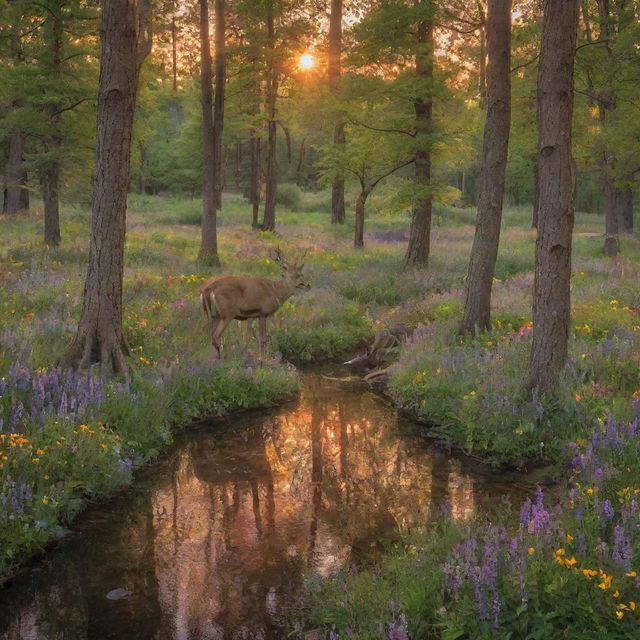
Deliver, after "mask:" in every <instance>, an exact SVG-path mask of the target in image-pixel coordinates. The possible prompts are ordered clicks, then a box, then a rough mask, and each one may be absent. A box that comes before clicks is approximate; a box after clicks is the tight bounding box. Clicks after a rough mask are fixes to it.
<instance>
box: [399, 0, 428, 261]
mask: <svg viewBox="0 0 640 640" xmlns="http://www.w3.org/2000/svg"><path fill="white" fill-rule="evenodd" d="M417 4H418V5H425V6H427V7H428V9H429V16H428V17H427V18H425V19H422V20H421V21H420V23H419V24H418V42H417V51H416V75H417V76H418V86H419V88H420V95H418V96H417V97H416V98H415V99H414V101H413V107H414V111H415V129H416V146H417V151H416V155H415V175H414V185H415V189H416V203H415V206H414V210H413V217H412V219H411V229H410V231H409V245H408V247H407V252H406V254H405V258H404V262H405V266H406V267H411V266H413V267H426V266H427V265H428V264H429V251H430V238H431V213H432V206H433V196H432V194H431V191H430V190H431V139H430V138H431V134H432V132H433V98H432V95H431V94H432V84H433V11H434V6H433V2H432V0H417Z"/></svg>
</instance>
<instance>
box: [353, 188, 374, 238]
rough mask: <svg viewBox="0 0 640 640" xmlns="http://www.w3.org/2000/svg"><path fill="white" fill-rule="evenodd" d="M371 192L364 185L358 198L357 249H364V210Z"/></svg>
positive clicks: (356, 221)
mask: <svg viewBox="0 0 640 640" xmlns="http://www.w3.org/2000/svg"><path fill="white" fill-rule="evenodd" d="M369 193H371V191H370V190H369V189H367V188H366V187H365V186H364V185H362V189H361V190H360V193H359V194H358V197H357V198H356V216H355V223H356V224H355V233H354V237H353V246H354V247H355V248H356V249H361V248H362V247H364V208H365V205H366V204H367V198H368V197H369Z"/></svg>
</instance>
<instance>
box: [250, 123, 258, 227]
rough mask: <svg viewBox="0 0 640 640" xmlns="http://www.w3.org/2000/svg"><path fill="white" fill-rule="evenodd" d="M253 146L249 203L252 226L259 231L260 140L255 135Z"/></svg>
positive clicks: (251, 141) (252, 141) (251, 142)
mask: <svg viewBox="0 0 640 640" xmlns="http://www.w3.org/2000/svg"><path fill="white" fill-rule="evenodd" d="M250 144H251V185H250V189H249V201H250V202H251V208H252V216H251V226H252V228H253V229H257V228H258V227H259V226H260V224H259V223H258V215H259V211H260V138H258V137H257V136H255V135H254V137H252V138H251V140H250Z"/></svg>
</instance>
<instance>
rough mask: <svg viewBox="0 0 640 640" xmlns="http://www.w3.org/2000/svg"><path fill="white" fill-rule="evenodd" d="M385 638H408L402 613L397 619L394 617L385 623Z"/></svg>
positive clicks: (406, 639) (396, 639) (398, 639)
mask: <svg viewBox="0 0 640 640" xmlns="http://www.w3.org/2000/svg"><path fill="white" fill-rule="evenodd" d="M387 640H410V638H409V632H408V631H407V618H406V617H405V615H404V613H401V614H400V616H399V619H398V620H395V619H394V620H392V621H391V622H390V623H389V624H388V625H387Z"/></svg>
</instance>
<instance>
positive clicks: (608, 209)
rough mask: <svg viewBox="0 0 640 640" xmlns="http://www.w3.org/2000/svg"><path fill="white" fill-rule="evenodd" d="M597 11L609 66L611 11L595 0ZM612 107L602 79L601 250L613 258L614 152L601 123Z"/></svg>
mask: <svg viewBox="0 0 640 640" xmlns="http://www.w3.org/2000/svg"><path fill="white" fill-rule="evenodd" d="M598 14H599V19H600V39H601V40H603V41H604V43H605V45H604V46H605V50H606V52H607V58H608V60H609V63H610V65H609V66H610V68H613V66H614V64H615V63H614V59H613V47H612V44H613V43H612V42H611V37H612V31H613V30H612V29H611V12H610V7H609V0H598ZM612 109H615V102H614V101H613V99H612V98H611V81H610V79H609V78H607V79H606V80H605V86H604V87H603V90H602V91H601V92H600V96H599V100H598V119H599V121H600V129H601V133H602V136H603V139H602V148H601V150H600V161H599V164H600V184H601V186H602V202H603V205H604V217H605V239H604V246H603V248H602V249H603V251H604V253H605V255H606V256H609V257H614V256H617V255H618V245H619V242H618V233H619V228H618V208H617V201H616V189H615V186H614V184H613V164H614V160H615V158H614V154H613V153H612V152H611V150H610V149H608V148H607V144H606V142H605V140H604V136H605V126H606V122H607V111H609V110H612Z"/></svg>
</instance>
